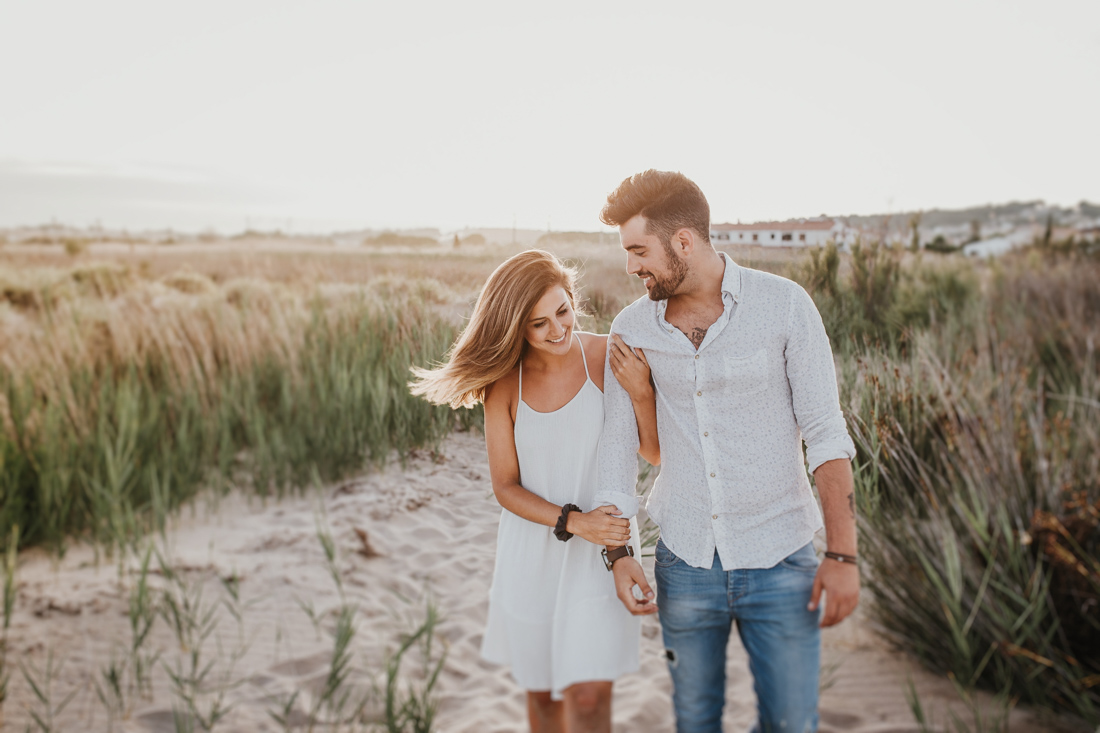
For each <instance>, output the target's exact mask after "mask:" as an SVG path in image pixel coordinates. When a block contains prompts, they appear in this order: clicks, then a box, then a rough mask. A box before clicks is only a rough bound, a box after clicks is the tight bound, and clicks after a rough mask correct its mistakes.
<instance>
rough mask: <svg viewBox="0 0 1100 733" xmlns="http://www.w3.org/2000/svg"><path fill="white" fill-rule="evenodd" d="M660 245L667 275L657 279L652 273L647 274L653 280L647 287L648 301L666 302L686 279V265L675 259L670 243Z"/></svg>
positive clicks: (677, 258)
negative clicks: (664, 258)
mask: <svg viewBox="0 0 1100 733" xmlns="http://www.w3.org/2000/svg"><path fill="white" fill-rule="evenodd" d="M662 244H663V245H664V248H665V255H666V259H667V260H668V275H667V276H666V277H663V278H659V277H657V276H656V275H654V274H653V273H652V272H651V273H648V274H649V276H650V277H652V278H653V284H652V285H650V286H649V299H650V300H668V299H669V298H671V297H672V296H673V295H675V294H676V288H678V287H680V283H682V282H683V281H684V278H685V277H687V271H688V266H687V263H686V262H684V261H683V260H681V259H680V258H679V257H677V256H676V253H675V252H673V251H672V243H671V242H662Z"/></svg>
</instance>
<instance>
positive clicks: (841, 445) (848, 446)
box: [806, 438, 856, 473]
mask: <svg viewBox="0 0 1100 733" xmlns="http://www.w3.org/2000/svg"><path fill="white" fill-rule="evenodd" d="M855 457H856V446H855V444H854V443H852V439H851V438H847V439H844V440H830V441H827V442H825V443H819V444H817V445H815V446H813V447H812V448H808V449H807V450H806V462H807V463H809V464H810V473H813V472H814V471H816V470H817V469H818V467H819V466H820V465H821V464H822V463H825V462H827V461H835V460H838V459H841V458H847V459H848V460H849V461H850V460H852V459H853V458H855Z"/></svg>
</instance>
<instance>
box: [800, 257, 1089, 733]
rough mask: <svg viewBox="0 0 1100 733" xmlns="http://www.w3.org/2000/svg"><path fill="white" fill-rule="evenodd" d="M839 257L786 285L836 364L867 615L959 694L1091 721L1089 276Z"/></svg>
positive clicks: (1014, 266)
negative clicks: (801, 285) (991, 695)
mask: <svg viewBox="0 0 1100 733" xmlns="http://www.w3.org/2000/svg"><path fill="white" fill-rule="evenodd" d="M852 259H853V267H852V277H851V279H850V280H848V281H841V280H838V279H837V278H836V275H835V271H834V272H833V273H829V271H828V269H827V268H826V267H824V263H826V262H827V258H825V257H823V256H822V255H821V254H818V255H817V257H816V258H814V259H812V260H810V261H808V262H807V263H806V264H805V266H804V270H803V272H802V273H801V274H802V275H803V276H804V278H805V281H806V282H807V283H809V284H810V285H811V286H815V287H814V290H815V293H814V294H815V297H816V299H817V300H818V302H819V306H820V307H821V311H822V314H823V317H824V318H825V320H826V323H827V327H828V329H829V331H830V334H831V337H832V339H833V342H834V345H835V346H836V347H837V351H838V353H839V355H840V369H839V379H840V382H841V390H842V402H843V404H844V407H845V409H846V411H847V412H848V418H849V426H850V429H851V431H852V433H853V435H854V437H855V439H856V443H857V448H858V454H859V455H858V457H857V472H856V478H857V488H858V491H857V495H858V498H859V505H860V509H861V518H860V552H861V555H862V557H863V558H864V562H865V567H866V568H867V570H868V572H867V573H866V574H865V580H866V584H867V587H868V589H869V590H870V591H871V596H872V603H871V610H872V614H873V616H874V618H875V619H876V620H877V621H878V623H879V624H880V626H881V628H882V629H883V630H884V631H885V633H886V634H887V636H888V637H889V638H890V639H891V640H893V641H894V642H895V643H896V644H897V645H898V646H900V647H902V648H904V649H906V650H908V651H909V652H911V653H913V654H914V655H915V656H916V657H917V658H918V659H920V660H921V661H922V662H924V663H925V664H926V665H928V666H929V667H930V668H932V669H934V670H937V671H940V672H943V673H947V674H949V675H950V676H951V677H952V678H953V679H955V680H956V681H957V682H958V684H960V685H961V686H962V687H963V689H968V688H971V687H974V686H982V687H986V688H990V689H993V690H995V691H997V692H999V693H1004V694H1006V695H1009V696H1011V697H1013V698H1018V699H1021V700H1023V701H1025V702H1029V703H1032V704H1035V705H1039V706H1043V707H1048V708H1052V709H1054V710H1058V711H1067V712H1070V713H1073V714H1075V715H1077V716H1079V717H1081V718H1082V719H1084V720H1086V721H1088V722H1090V723H1091V724H1093V725H1095V724H1096V723H1098V722H1100V562H1098V560H1097V558H1098V556H1100V461H1098V459H1097V456H1098V455H1100V370H1098V360H1097V354H1096V346H1097V344H1098V343H1100V296H1098V294H1097V290H1096V286H1095V284H1096V282H1098V281H1100V263H1097V262H1096V261H1095V260H1093V259H1090V258H1088V257H1071V258H1065V257H1062V256H1058V255H1057V254H1055V255H1049V254H1048V255H1047V256H1040V255H1037V254H1036V253H1031V254H1025V255H1023V256H1021V257H1019V258H1016V259H1010V260H1008V261H1007V262H1006V263H1002V264H995V265H994V266H992V267H991V268H989V269H984V270H981V271H979V270H977V269H976V268H975V266H974V265H972V264H971V263H970V262H968V261H966V260H963V259H961V258H953V259H951V260H949V261H948V262H946V263H940V264H938V265H937V266H936V268H935V269H931V270H930V269H929V268H928V266H927V265H925V264H923V263H922V262H921V261H920V260H919V259H915V260H910V261H909V262H908V264H902V260H901V255H900V253H897V252H889V251H885V250H882V249H881V248H867V249H863V250H862V251H858V250H857V251H855V252H853V256H852ZM875 260H877V262H875ZM884 263H885V264H884ZM876 272H877V275H876ZM807 274H809V275H810V277H805V276H806V275H807ZM830 274H832V277H833V279H832V286H831V287H825V286H823V285H822V282H823V281H826V280H825V278H826V277H828V276H829V275H830ZM814 275H816V278H815V277H813V276H814ZM876 277H877V278H878V279H879V280H878V283H877V285H876V284H875V283H869V282H868V280H869V279H874V278H876ZM979 282H981V283H982V286H981V287H979V285H978V283H979ZM876 314H877V315H878V317H877V318H876V317H875V316H876Z"/></svg>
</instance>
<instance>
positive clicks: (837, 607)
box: [615, 558, 859, 628]
mask: <svg viewBox="0 0 1100 733" xmlns="http://www.w3.org/2000/svg"><path fill="white" fill-rule="evenodd" d="M618 564H619V563H615V565H616V566H617V565H618ZM822 591H825V614H824V615H823V616H822V617H821V628H825V627H827V626H835V625H836V624H839V623H840V622H841V621H843V620H844V619H846V618H848V615H849V614H851V613H852V611H854V610H855V609H856V604H858V603H859V567H857V566H856V565H855V564H852V563H845V562H837V561H836V560H831V559H829V558H825V559H824V560H822V561H821V565H820V567H818V569H817V575H815V576H814V589H813V592H812V593H811V594H810V605H809V606H807V608H808V609H809V610H810V611H816V610H817V607H818V605H819V603H820V601H821V592H822ZM619 597H620V598H621V597H622V596H621V595H620V596H619Z"/></svg>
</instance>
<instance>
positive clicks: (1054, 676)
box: [0, 242, 1100, 726]
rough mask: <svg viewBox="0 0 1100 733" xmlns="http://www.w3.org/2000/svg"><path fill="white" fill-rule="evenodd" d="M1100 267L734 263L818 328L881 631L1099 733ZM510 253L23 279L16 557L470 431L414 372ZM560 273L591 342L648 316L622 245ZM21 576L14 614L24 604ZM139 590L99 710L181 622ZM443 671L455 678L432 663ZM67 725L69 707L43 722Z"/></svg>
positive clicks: (12, 489) (106, 543) (155, 528)
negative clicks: (761, 278)
mask: <svg viewBox="0 0 1100 733" xmlns="http://www.w3.org/2000/svg"><path fill="white" fill-rule="evenodd" d="M166 249H168V250H170V249H171V248H166ZM368 249H369V248H368ZM1095 252H1096V248H1092V249H1088V248H1083V249H1081V248H1079V249H1065V248H1061V249H1058V248H1046V249H1044V248H1034V249H1032V250H1031V251H1028V252H1025V253H1022V254H1018V255H1014V256H1012V257H1008V258H1006V259H1004V260H1001V261H998V262H996V263H993V264H985V263H981V264H976V263H974V262H971V261H968V260H965V259H963V258H962V257H961V256H957V255H948V256H945V257H940V256H937V257H935V258H933V257H931V256H927V255H926V256H923V257H922V256H920V255H913V254H912V253H906V252H902V251H901V250H899V249H897V248H891V247H887V246H884V245H882V244H876V243H874V242H869V243H866V244H861V245H860V246H859V247H858V248H853V251H852V253H850V254H847V253H841V252H838V251H836V250H829V249H823V250H813V251H810V252H809V253H806V254H799V255H790V254H789V253H788V254H787V255H785V256H784V257H783V258H779V259H770V258H768V257H766V256H764V255H761V254H760V253H759V252H757V251H755V250H752V251H749V250H745V251H736V252H733V253H732V254H733V255H734V257H735V259H737V261H738V262H740V263H741V264H744V265H749V266H753V267H757V268H760V269H767V270H771V271H773V272H780V273H783V274H787V275H789V276H791V277H793V278H794V279H796V280H798V281H799V282H801V283H802V284H803V285H804V286H806V287H807V289H808V290H810V291H811V293H812V295H813V296H814V298H815V301H816V302H817V304H818V307H819V309H820V311H821V313H822V317H823V319H824V321H825V324H826V328H827V330H828V332H829V334H830V337H831V339H832V343H833V346H834V350H835V352H836V356H837V365H838V379H839V382H840V387H841V400H842V407H843V408H844V410H845V412H846V415H847V417H848V421H849V427H850V429H851V432H852V433H853V436H854V437H855V439H856V443H857V448H858V455H857V459H856V481H857V498H858V503H859V508H860V515H861V516H860V541H861V550H860V552H861V556H862V557H863V563H864V567H865V568H866V572H865V574H864V577H865V579H866V586H867V589H868V590H869V594H868V595H869V599H868V600H869V603H868V605H869V607H870V613H871V615H872V617H873V618H874V619H875V621H876V623H877V624H878V626H879V628H880V629H881V630H882V631H883V633H884V634H885V635H886V636H887V638H888V639H890V640H891V641H892V642H893V643H894V644H896V645H897V646H898V647H899V648H902V649H905V650H906V651H908V652H909V653H911V654H912V655H914V656H915V657H916V658H917V659H919V660H920V661H921V662H923V663H924V664H925V665H927V666H928V667H930V668H932V669H934V670H937V671H939V672H941V673H944V674H948V675H950V676H951V677H952V679H954V680H957V682H958V684H959V685H960V689H962V690H969V689H972V688H973V687H985V688H988V689H992V690H994V691H996V692H998V693H1001V692H1004V694H1006V695H1007V696H1009V697H1010V698H1011V699H1019V700H1022V701H1024V702H1028V703H1032V704H1035V705H1038V706H1045V707H1048V708H1051V709H1053V710H1056V711H1062V712H1069V713H1072V714H1074V715H1076V716H1078V717H1080V718H1082V719H1084V720H1086V721H1090V722H1091V723H1092V724H1093V725H1095V724H1096V723H1097V722H1100V719H1098V709H1100V708H1098V706H1100V648H1098V646H1097V639H1100V622H1098V621H1097V619H1098V618H1100V610H1098V605H1097V604H1098V603H1100V565H1098V563H1097V560H1096V558H1097V557H1098V556H1100V529H1098V527H1100V458H1098V456H1100V427H1098V426H1100V373H1098V361H1097V355H1096V345H1097V343H1098V342H1100V296H1098V295H1097V291H1096V288H1095V283H1096V282H1098V281H1100V263H1098V262H1097V261H1096V258H1095ZM511 253H512V252H511V251H507V250H504V249H497V250H492V251H485V252H480V253H478V252H474V253H470V252H465V253H463V254H462V255H461V256H459V255H454V254H447V255H431V256H429V255H426V254H423V253H418V254H408V255H392V254H391V255H381V254H378V253H375V252H370V251H364V252H359V253H356V254H354V255H352V254H348V253H344V252H327V253H324V252H323V253H316V254H315V253H310V254H308V255H303V254H301V253H297V254H295V253H281V252H280V253H262V254H258V255H257V254H254V253H253V254H247V253H243V254H242V253H230V254H225V253H222V254H220V255H219V254H217V253H214V252H210V253H203V254H202V255H201V256H190V257H191V259H189V260H188V263H189V264H188V266H187V267H186V268H184V267H182V262H183V260H184V259H186V257H188V256H186V255H184V254H181V253H179V252H166V253H164V254H163V255H157V256H156V257H149V256H147V255H141V256H140V257H139V258H138V259H135V258H133V257H130V258H127V257H122V256H120V257H116V258H113V259H111V258H107V259H104V260H103V261H88V260H87V259H86V258H91V257H94V256H95V252H94V248H93V251H91V252H85V253H84V254H81V255H80V256H79V258H77V259H75V260H73V261H68V260H55V261H44V260H41V259H39V260H35V261H34V262H30V263H23V264H21V265H19V266H16V265H11V264H8V265H5V266H4V267H2V268H0V540H2V541H3V546H4V547H5V548H9V547H12V548H14V547H16V546H19V547H26V546H29V545H44V546H46V547H47V548H50V549H51V550H53V551H54V552H58V553H63V552H64V550H65V547H66V546H67V544H68V543H69V542H71V541H73V540H74V539H80V540H87V541H91V542H92V543H94V544H96V545H97V546H98V547H100V548H101V549H102V550H103V551H104V552H105V553H118V556H119V557H120V563H121V557H122V556H123V555H124V554H125V553H129V552H134V551H135V550H136V549H137V547H138V543H139V541H140V538H141V537H143V536H144V535H146V534H148V533H151V532H162V531H163V530H164V528H165V526H166V523H167V522H168V520H169V519H170V518H171V517H172V516H173V514H174V513H175V512H177V511H178V510H179V508H180V507H181V506H183V505H185V504H186V503H187V502H188V501H190V500H191V499H193V498H194V497H195V496H197V495H198V494H199V493H201V492H203V491H208V492H220V491H225V490H228V489H229V488H230V487H236V488H241V489H244V490H246V491H248V492H252V493H254V494H256V495H260V496H263V497H267V496H273V497H277V496H280V495H283V494H285V493H287V492H291V491H299V490H302V489H304V488H305V487H309V486H315V485H318V484H323V483H325V482H330V481H334V480H336V479H339V478H341V477H344V476H347V475H351V474H355V473H357V472H362V471H364V470H367V469H369V468H370V467H372V466H375V465H379V464H381V463H382V462H384V461H386V460H387V459H388V458H390V457H393V456H395V455H396V456H398V457H400V456H402V455H407V454H408V452H409V451H412V450H415V449H417V448H422V447H427V448H431V447H433V446H435V445H436V444H438V441H440V440H441V439H442V438H443V437H444V436H445V435H446V434H447V433H448V432H450V431H451V430H453V429H456V428H465V427H471V426H476V425H477V424H478V423H479V421H480V419H481V418H480V412H479V411H466V410H461V411H458V412H455V413H452V412H451V411H450V410H448V409H446V408H440V407H432V406H430V405H428V404H427V403H426V402H425V401H423V400H420V399H417V398H413V397H411V396H410V395H409V394H408V390H407V382H408V379H409V372H408V369H409V367H410V366H412V365H414V364H416V365H428V364H430V363H432V362H434V361H436V360H438V359H440V358H441V357H442V355H443V354H445V353H446V351H447V348H448V347H449V346H450V344H451V342H452V341H453V339H454V337H455V335H456V334H457V332H458V329H459V328H460V327H461V324H462V322H463V320H462V319H463V317H464V316H465V315H467V314H468V312H469V309H470V306H471V304H472V302H473V299H474V297H476V294H477V289H478V287H480V285H481V283H482V282H484V279H485V278H486V277H487V276H488V274H489V273H490V272H491V271H492V269H493V268H494V267H495V266H496V265H497V264H499V262H500V261H502V260H503V259H504V258H505V257H507V256H508V255H509V254H511ZM558 254H560V255H561V256H563V257H565V258H566V259H567V260H569V261H570V263H571V264H575V265H576V266H578V268H579V269H580V270H581V274H582V302H583V303H584V304H585V307H586V310H587V311H588V313H589V314H590V315H589V316H587V317H586V320H583V321H582V326H584V327H586V328H588V329H590V330H596V331H599V332H606V330H607V329H608V327H609V325H610V323H611V321H612V319H613V318H614V316H615V314H617V313H618V311H619V310H620V309H621V308H622V307H623V306H625V305H626V304H627V303H629V302H631V301H632V300H634V299H635V298H637V297H639V296H640V295H641V294H642V290H641V288H640V286H639V285H638V283H637V282H636V279H634V278H630V277H629V276H628V275H626V273H625V272H624V271H623V268H622V264H623V263H622V258H621V254H620V253H619V252H617V251H616V249H615V248H614V247H610V248H607V249H600V248H598V247H596V246H595V245H592V244H591V243H588V244H584V246H571V247H565V246H563V247H562V249H561V251H559V252H558ZM643 483H644V482H643ZM318 531H319V533H321V529H320V528H319V529H318ZM322 534H323V533H321V534H319V535H318V536H319V537H321V539H322V542H323V537H322ZM654 539H655V535H653V533H652V532H650V533H649V534H648V535H647V540H648V541H653V540H654ZM8 554H9V555H10V556H14V550H13V551H12V552H9V553H8ZM138 555H139V557H140V556H141V553H140V552H139V553H138ZM326 556H327V553H326ZM148 562H149V560H148V557H147V556H146V558H145V565H146V566H147V564H148ZM332 562H333V560H332V559H331V558H330V562H329V566H330V571H332V572H334V577H335V578H336V579H337V580H338V578H339V574H338V573H337V572H336V571H335V570H334V569H333V568H334V567H335V566H333V565H332ZM9 565H10V567H7V566H6V567H7V572H6V574H5V578H6V579H7V580H6V586H5V619H7V617H8V616H9V615H10V609H9V602H8V599H9V597H11V598H14V595H13V594H11V593H9V591H8V586H12V585H13V582H14V581H12V578H13V577H14V574H15V565H14V564H11V563H9ZM146 573H147V567H146V569H145V570H143V571H142V577H144V575H145V574H146ZM184 590H186V589H183V588H182V587H181V589H180V593H181V594H183V595H179V598H181V599H185V596H186V594H185V593H183V591H184ZM134 593H135V594H136V596H135V597H134V598H133V599H132V608H131V623H132V626H133V636H134V639H133V644H132V645H131V646H130V648H127V649H126V650H124V651H125V653H124V654H122V656H121V657H120V658H119V660H116V661H117V662H118V663H117V665H115V666H116V668H115V669H114V670H113V671H112V669H111V668H110V667H108V668H105V670H104V674H103V681H104V682H103V687H102V689H103V690H104V695H103V698H104V700H105V701H110V700H113V701H114V702H112V703H111V705H113V706H114V708H113V709H115V710H116V711H117V712H118V713H119V714H121V711H122V710H123V709H124V708H126V707H128V704H129V703H128V702H127V700H128V699H130V698H132V697H133V696H134V695H135V694H137V695H140V694H141V693H142V690H143V688H147V686H148V675H149V674H150V672H151V671H152V668H153V667H154V666H155V665H156V662H157V661H158V660H157V659H156V658H152V657H146V658H142V657H141V654H143V653H146V654H147V652H142V651H141V650H142V639H144V638H145V634H147V633H148V626H149V625H150V624H151V623H153V621H152V619H154V618H159V619H160V620H168V619H170V618H173V615H172V613H171V610H170V609H168V610H167V611H166V610H165V608H166V607H165V606H163V605H161V604H164V603H166V601H165V599H164V598H159V597H158V599H157V600H156V601H150V600H149V599H148V597H147V596H148V591H147V589H146V590H142V589H141V585H140V583H139V585H138V586H137V587H136V588H135V590H134ZM143 594H144V595H143ZM143 597H145V600H142V598H143ZM305 607H306V606H303V608H305ZM166 613H167V614H168V615H167V616H166V615H165V614H166ZM349 613H352V612H351V611H349ZM158 614H159V617H158ZM185 616H186V614H183V616H181V623H182V622H183V621H184V620H186V619H185V618H184V617H185ZM353 618H354V615H353V613H352V615H351V616H349V618H348V623H347V624H345V627H344V632H343V633H344V635H345V636H347V634H348V633H353V632H354V625H353V623H352V621H353ZM434 618H435V616H434V611H432V610H430V611H429V614H428V620H427V621H426V622H425V624H424V625H423V626H422V627H420V628H419V635H418V634H417V633H416V632H414V633H413V634H412V635H410V636H409V637H408V639H412V640H413V642H415V643H417V644H420V643H425V642H426V641H427V640H430V639H431V635H432V633H433V630H434V627H435V623H436V622H435V621H434V620H433V619H434ZM349 639H350V637H349ZM184 641H186V640H184ZM181 643H182V642H181ZM334 644H335V645H336V647H335V654H336V656H334V657H333V659H334V667H333V674H334V675H335V677H333V680H334V684H335V682H340V681H341V677H340V665H339V664H335V662H337V661H339V652H340V649H339V639H338V638H336V639H334ZM200 646H201V644H200ZM400 649H401V647H399V650H400ZM402 653H403V652H402ZM426 654H427V656H426V657H425V659H428V658H435V659H438V657H437V656H436V657H433V656H432V652H431V649H430V647H429V648H428V649H427V651H426ZM400 659H401V654H397V656H396V657H395V658H394V659H392V660H391V661H390V664H396V665H397V666H399V665H400ZM2 660H3V656H2V655H0V661H2ZM434 664H435V663H434V662H433V663H432V667H431V668H427V667H426V668H425V673H426V675H427V676H426V677H425V679H426V680H431V679H433V677H432V669H436V668H435V667H434ZM162 666H163V664H162ZM139 667H141V669H142V670H144V671H140V670H139V669H138V668H139ZM172 671H173V672H178V673H179V675H180V677H179V679H180V686H179V689H180V690H182V691H183V692H184V693H187V691H188V690H189V689H192V688H194V685H192V684H191V683H192V682H193V681H194V680H193V678H194V675H191V674H190V666H189V665H188V666H185V667H179V668H173V669H172ZM200 671H201V670H200ZM26 672H27V671H26V670H25V671H24V673H25V675H26ZM123 672H126V674H127V675H128V676H129V680H130V681H129V683H128V684H127V685H125V686H124V685H123V681H122V679H123V677H122V675H123ZM437 673H438V671H437V670H436V674H437ZM394 674H395V675H396V674H397V667H395V668H394ZM42 675H45V676H44V677H43V676H42ZM49 676H50V673H49V671H44V672H42V673H38V672H36V671H31V673H30V678H31V679H34V680H36V681H37V680H39V678H40V677H41V678H42V679H48V678H49ZM116 678H117V679H116ZM3 679H4V673H3V671H2V670H0V682H2V680H3ZM43 684H45V683H44V682H43ZM189 686H190V687H189ZM337 688H339V685H336V686H335V687H334V689H337ZM40 689H42V688H41V687H40ZM0 690H2V688H0ZM115 690H117V692H115ZM430 691H431V690H430V687H428V688H426V690H422V691H415V690H410V691H409V695H410V696H408V697H405V698H402V699H401V700H399V699H398V698H397V697H396V695H397V691H396V690H389V691H388V692H386V693H384V695H391V694H392V695H395V697H393V700H392V703H391V706H390V708H389V710H388V713H387V718H389V719H390V720H396V719H398V718H400V717H401V716H402V715H405V714H406V713H408V714H410V715H411V714H413V713H415V716H418V717H419V718H420V719H425V718H427V719H428V720H430V717H431V714H432V709H431V707H430V705H429V703H428V693H430ZM0 694H2V692H0ZM341 694H342V693H341ZM185 697H186V695H183V696H181V699H183V698H185ZM332 699H333V700H336V701H339V699H340V696H339V695H335V694H334V696H333V697H332ZM198 700H199V698H198V697H195V701H196V706H195V707H194V709H193V710H192V709H181V710H180V713H181V721H180V723H181V725H186V724H189V723H188V722H187V721H192V722H195V721H205V722H211V720H212V719H213V717H214V716H215V715H217V714H219V713H220V710H219V709H216V708H215V707H207V708H199V707H197V705H198ZM206 703H207V704H208V705H214V704H215V703H217V701H216V700H213V701H211V700H206ZM104 704H105V705H106V704H107V702H104ZM290 705H291V706H293V705H294V701H293V700H292V701H291V703H290ZM410 706H411V707H410ZM108 707H109V708H110V707H111V706H108ZM184 707H185V708H188V706H187V705H185V706H184ZM51 709H57V707H56V706H55V703H54V702H53V701H52V699H51V700H50V701H48V702H43V705H42V708H41V714H42V715H43V716H47V715H50V714H51V713H50V711H51ZM402 711H404V712H402ZM315 712H317V711H315ZM334 712H335V713H336V716H335V717H337V718H338V717H339V711H334ZM273 717H275V715H274V714H273ZM276 719H278V718H276ZM215 722H216V721H215ZM429 726H430V723H429Z"/></svg>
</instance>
